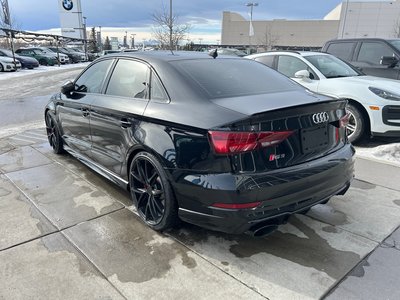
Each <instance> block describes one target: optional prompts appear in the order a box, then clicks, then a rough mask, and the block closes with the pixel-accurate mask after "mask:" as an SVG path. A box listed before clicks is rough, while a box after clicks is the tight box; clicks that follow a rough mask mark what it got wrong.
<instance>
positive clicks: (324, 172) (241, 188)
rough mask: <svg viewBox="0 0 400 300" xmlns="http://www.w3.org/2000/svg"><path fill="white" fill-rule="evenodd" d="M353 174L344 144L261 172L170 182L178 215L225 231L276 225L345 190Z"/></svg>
mask: <svg viewBox="0 0 400 300" xmlns="http://www.w3.org/2000/svg"><path fill="white" fill-rule="evenodd" d="M353 176H354V149H353V147H352V146H351V145H346V146H345V147H343V148H342V149H340V150H338V151H336V152H335V153H332V154H330V155H328V156H325V157H323V158H320V159H318V160H314V161H312V162H308V163H304V164H301V165H297V166H292V167H288V168H283V169H279V170H273V171H270V172H266V173H262V174H239V175H232V174H188V173H186V174H182V173H181V174H180V176H179V177H178V178H180V179H179V180H177V181H175V182H174V183H173V188H174V191H175V195H176V198H177V200H178V204H179V207H180V208H179V217H180V218H181V219H182V220H183V221H186V222H188V223H192V224H195V225H199V226H201V227H205V228H208V229H212V230H217V231H223V232H227V233H236V234H239V233H243V232H246V231H252V230H254V229H256V228H258V227H260V226H261V225H263V224H276V225H279V224H281V223H282V222H283V221H284V220H285V219H286V218H287V217H288V216H289V215H291V214H294V213H297V212H301V211H304V210H306V209H308V208H310V207H312V206H314V205H316V204H318V203H322V202H326V201H327V200H329V198H330V197H332V196H334V195H337V194H343V193H345V192H346V191H347V189H348V187H349V185H350V182H351V180H352V179H353ZM257 201H260V202H261V204H260V205H259V206H258V207H256V208H254V209H222V208H215V207H212V206H211V205H212V204H213V203H216V202H218V203H248V202H257Z"/></svg>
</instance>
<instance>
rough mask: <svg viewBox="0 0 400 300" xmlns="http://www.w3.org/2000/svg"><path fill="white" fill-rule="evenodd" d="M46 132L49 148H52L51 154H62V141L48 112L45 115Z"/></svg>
mask: <svg viewBox="0 0 400 300" xmlns="http://www.w3.org/2000/svg"><path fill="white" fill-rule="evenodd" d="M46 132H47V139H48V140H49V144H50V146H51V147H52V148H53V152H54V153H56V154H62V153H63V152H64V147H63V141H62V138H61V135H60V132H59V130H58V126H57V123H56V121H55V120H54V118H53V117H52V116H51V114H50V113H49V112H48V113H47V114H46Z"/></svg>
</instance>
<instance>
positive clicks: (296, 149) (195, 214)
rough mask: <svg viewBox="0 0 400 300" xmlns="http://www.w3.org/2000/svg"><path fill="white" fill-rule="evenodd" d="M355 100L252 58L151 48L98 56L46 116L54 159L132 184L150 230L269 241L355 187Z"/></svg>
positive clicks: (64, 89) (57, 97) (129, 186)
mask: <svg viewBox="0 0 400 300" xmlns="http://www.w3.org/2000/svg"><path fill="white" fill-rule="evenodd" d="M345 105H346V101H344V100H340V99H333V98H331V97H327V96H322V95H317V94H314V93H311V92H309V91H307V90H306V89H304V88H303V87H301V86H300V85H298V84H296V83H294V82H293V81H291V80H289V79H288V78H286V77H285V76H283V75H281V74H279V73H278V72H276V71H273V70H271V69H270V68H267V67H265V66H263V65H262V64H259V63H257V62H254V61H251V60H247V59H241V58H229V57H225V58H217V59H212V58H211V57H209V56H208V55H207V54H204V53H193V52H192V53H186V52H177V53H175V54H171V52H169V51H168V52H164V51H149V52H135V53H123V54H122V53H121V54H114V55H106V56H104V57H103V58H99V59H98V60H96V61H95V62H93V63H92V64H90V65H89V66H88V67H87V68H86V69H85V70H84V71H83V72H82V73H81V74H80V75H79V76H78V78H77V79H76V80H75V81H74V82H67V83H66V84H64V85H63V87H62V88H61V93H58V94H56V95H54V96H53V97H52V98H51V100H50V102H49V103H48V104H47V106H46V107H45V111H44V116H45V121H46V128H47V134H48V137H49V142H50V145H51V146H52V147H53V150H54V152H55V153H62V152H63V150H66V151H68V152H69V153H71V154H72V155H74V156H76V157H77V158H79V160H80V161H82V162H84V163H85V164H87V165H88V166H90V167H91V168H93V169H94V170H96V171H97V172H99V173H101V174H102V175H104V176H106V177H107V178H109V179H110V180H112V181H113V182H114V183H117V184H119V185H120V186H121V187H123V188H125V189H128V191H130V194H131V196H132V199H133V201H134V203H135V205H136V207H137V211H138V214H139V216H140V217H141V219H142V220H143V222H145V223H146V224H147V225H148V226H150V227H151V228H153V229H155V230H163V229H166V228H169V227H171V226H173V225H174V224H175V223H176V221H177V220H178V219H181V220H184V221H187V222H190V223H193V224H197V225H199V226H203V227H205V228H210V229H213V230H220V231H224V232H230V233H242V232H251V233H252V234H254V235H256V236H261V235H265V234H267V233H269V232H271V231H272V230H274V229H276V228H277V226H278V225H279V224H281V223H283V222H285V221H286V220H287V218H288V216H289V215H291V214H293V213H296V212H303V211H305V210H307V209H309V208H310V207H311V206H313V205H316V204H317V203H325V202H327V201H328V200H329V198H330V197H331V196H333V195H337V194H344V193H345V192H346V190H347V189H348V187H349V184H350V181H351V180H352V178H353V163H354V160H353V155H354V149H353V148H352V146H351V144H349V143H348V141H347V137H346V134H345V122H346V118H347V116H346V112H345Z"/></svg>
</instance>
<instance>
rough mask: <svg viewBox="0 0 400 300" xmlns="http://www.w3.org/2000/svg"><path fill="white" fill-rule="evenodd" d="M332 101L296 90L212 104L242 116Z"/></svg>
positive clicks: (224, 100) (237, 98)
mask: <svg viewBox="0 0 400 300" xmlns="http://www.w3.org/2000/svg"><path fill="white" fill-rule="evenodd" d="M330 100H332V98H331V97H328V96H325V95H320V94H316V93H313V92H311V91H309V90H306V89H304V90H302V89H296V90H291V91H282V92H276V93H269V94H261V95H250V96H243V97H234V98H221V99H213V100H212V102H214V103H215V104H217V105H219V106H222V107H224V108H228V109H230V110H234V111H236V112H239V113H242V114H246V115H253V114H257V113H261V112H264V111H273V110H277V109H282V108H287V107H293V106H299V105H306V104H311V103H317V102H321V101H330Z"/></svg>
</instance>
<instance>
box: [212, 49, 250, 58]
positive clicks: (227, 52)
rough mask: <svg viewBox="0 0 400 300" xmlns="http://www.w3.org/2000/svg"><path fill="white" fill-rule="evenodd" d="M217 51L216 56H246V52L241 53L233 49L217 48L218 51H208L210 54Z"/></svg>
mask: <svg viewBox="0 0 400 300" xmlns="http://www.w3.org/2000/svg"><path fill="white" fill-rule="evenodd" d="M215 50H217V53H218V55H232V56H239V57H244V56H246V55H247V53H246V52H243V51H241V50H238V49H235V48H218V49H212V50H210V51H209V53H210V54H211V53H212V52H214V51H215Z"/></svg>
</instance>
